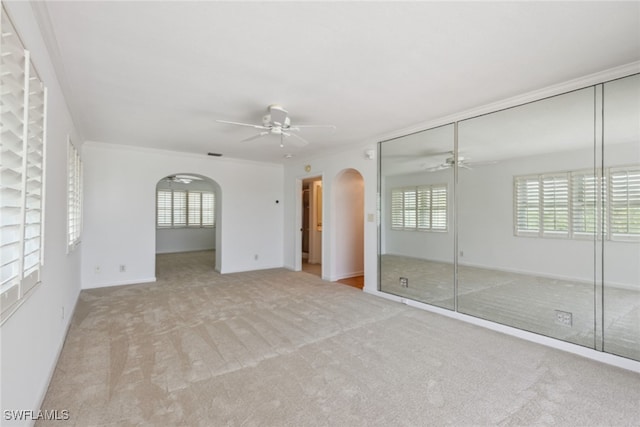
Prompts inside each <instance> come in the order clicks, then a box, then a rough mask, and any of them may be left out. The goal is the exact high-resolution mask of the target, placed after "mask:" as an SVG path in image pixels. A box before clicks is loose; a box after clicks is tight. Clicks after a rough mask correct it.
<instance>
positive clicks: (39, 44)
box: [0, 2, 83, 426]
mask: <svg viewBox="0 0 640 427" xmlns="http://www.w3.org/2000/svg"><path fill="white" fill-rule="evenodd" d="M5 6H6V8H7V10H8V12H9V15H10V17H11V19H12V20H13V22H14V24H15V26H16V27H17V31H18V32H19V35H20V37H21V39H22V41H23V43H24V44H25V45H26V47H27V48H28V49H29V50H30V52H31V56H32V59H33V62H34V64H35V66H36V68H37V70H38V73H39V75H40V77H41V78H42V80H43V81H44V84H45V85H46V86H47V89H48V105H47V142H46V144H47V146H46V150H47V159H46V176H45V186H46V196H45V209H46V212H45V219H44V224H45V233H44V262H45V264H44V267H43V269H42V274H41V279H42V282H41V284H40V285H38V286H36V287H35V288H34V289H33V290H32V292H31V295H30V296H29V297H28V298H27V299H26V301H25V302H24V304H23V305H22V306H21V307H19V308H18V310H17V311H16V312H15V313H14V314H13V315H12V316H11V317H10V318H9V319H8V320H7V321H6V322H5V323H4V324H3V325H2V326H1V327H0V342H1V355H2V356H1V367H0V375H1V377H2V379H1V381H0V382H1V386H0V387H1V388H0V402H1V403H0V406H1V409H2V413H1V414H0V416H1V417H2V425H3V426H5V425H6V426H11V425H30V424H32V423H31V422H30V421H23V422H11V421H7V420H5V419H4V411H5V410H38V409H39V408H40V404H41V402H42V399H43V398H44V394H45V393H46V391H47V387H48V385H49V380H50V378H51V375H52V374H53V370H54V369H55V364H56V362H57V358H58V354H59V351H60V350H61V348H62V344H63V342H64V339H65V334H66V332H67V329H68V326H69V322H70V319H71V316H72V314H73V310H74V308H75V304H76V301H77V298H78V294H79V292H80V259H81V251H82V249H83V244H80V245H79V246H78V247H77V248H76V249H75V251H73V252H72V253H70V254H67V253H66V241H67V239H66V230H67V226H66V221H67V213H66V200H67V169H66V167H67V158H66V156H67V135H70V136H71V138H72V140H73V141H74V142H76V143H79V142H81V140H80V138H79V137H78V135H76V132H75V130H74V124H73V122H72V119H71V117H70V114H69V111H68V109H67V105H66V102H65V100H64V98H63V95H62V91H61V89H60V87H59V84H58V80H57V78H56V75H55V72H54V69H53V66H52V64H51V62H50V59H49V56H48V53H47V51H46V48H45V46H44V39H43V37H42V36H41V34H40V32H39V30H38V27H37V23H36V21H35V18H34V15H33V11H32V9H31V4H30V3H28V2H11V3H6V4H5ZM78 145H79V144H78ZM63 310H64V315H63ZM46 409H62V408H46Z"/></svg>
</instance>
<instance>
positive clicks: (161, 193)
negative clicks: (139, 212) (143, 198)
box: [156, 190, 172, 228]
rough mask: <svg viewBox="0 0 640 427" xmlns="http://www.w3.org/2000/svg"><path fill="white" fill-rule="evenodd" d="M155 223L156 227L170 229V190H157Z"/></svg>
mask: <svg viewBox="0 0 640 427" xmlns="http://www.w3.org/2000/svg"><path fill="white" fill-rule="evenodd" d="M156 206H157V209H156V212H157V217H156V222H157V226H158V227H163V228H164V227H171V218H172V214H171V211H172V203H171V191H170V190H158V194H157V200H156Z"/></svg>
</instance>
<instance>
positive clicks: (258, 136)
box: [240, 132, 269, 142]
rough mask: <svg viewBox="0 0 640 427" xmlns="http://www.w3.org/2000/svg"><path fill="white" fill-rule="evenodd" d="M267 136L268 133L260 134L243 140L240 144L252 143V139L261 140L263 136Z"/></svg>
mask: <svg viewBox="0 0 640 427" xmlns="http://www.w3.org/2000/svg"><path fill="white" fill-rule="evenodd" d="M267 135H269V132H260V133H259V134H257V135H253V136H250V137H249V138H245V139H243V140H242V141H240V142H247V141H253V140H254V139H258V138H262V137H263V136H267Z"/></svg>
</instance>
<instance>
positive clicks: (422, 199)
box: [417, 187, 431, 230]
mask: <svg viewBox="0 0 640 427" xmlns="http://www.w3.org/2000/svg"><path fill="white" fill-rule="evenodd" d="M417 193H418V198H417V207H418V224H417V225H418V228H419V229H423V230H428V229H430V228H431V188H430V187H418V188H417Z"/></svg>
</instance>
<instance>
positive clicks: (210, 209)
mask: <svg viewBox="0 0 640 427" xmlns="http://www.w3.org/2000/svg"><path fill="white" fill-rule="evenodd" d="M214 218H215V197H214V195H213V193H205V192H203V193H202V226H203V227H213V226H214V225H215V222H214Z"/></svg>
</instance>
